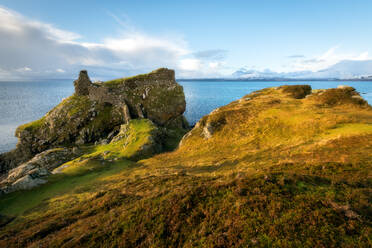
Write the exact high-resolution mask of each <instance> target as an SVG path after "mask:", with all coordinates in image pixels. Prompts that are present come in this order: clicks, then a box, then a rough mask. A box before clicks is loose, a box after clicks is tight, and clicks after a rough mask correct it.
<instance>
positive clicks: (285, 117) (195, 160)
mask: <svg viewBox="0 0 372 248" xmlns="http://www.w3.org/2000/svg"><path fill="white" fill-rule="evenodd" d="M306 91H308V92H306ZM310 93H311V91H310V88H307V87H301V86H282V87H278V88H268V89H264V90H261V91H257V92H254V93H252V94H249V95H247V96H245V97H243V98H242V99H240V100H238V101H235V102H232V103H230V104H228V105H226V106H223V107H221V108H218V109H216V110H214V111H213V112H212V113H210V114H209V115H207V116H204V117H203V118H202V119H201V120H200V121H199V122H198V123H197V124H196V126H195V128H194V129H193V130H192V131H191V132H189V133H188V134H187V135H186V136H185V137H184V138H183V140H182V141H181V145H180V147H179V149H178V150H177V151H175V152H173V153H168V154H162V155H159V156H156V157H154V158H152V159H149V160H147V161H145V162H144V163H145V164H146V165H148V166H154V165H157V164H158V163H159V164H167V165H170V166H171V167H177V166H179V167H184V168H187V167H198V168H200V169H201V170H203V168H202V167H212V168H213V170H218V171H235V172H236V171H240V170H242V171H245V170H251V169H254V170H263V169H265V168H270V167H272V166H274V167H276V166H278V165H284V164H293V163H302V164H304V165H306V164H308V165H310V164H320V163H351V164H355V163H370V162H371V159H370V154H372V110H371V107H370V106H369V105H368V104H367V102H366V101H364V100H363V99H362V98H361V97H360V96H359V94H358V93H356V92H355V91H354V89H353V88H351V87H344V88H339V89H328V90H316V91H313V93H312V94H310ZM296 94H297V95H296Z"/></svg>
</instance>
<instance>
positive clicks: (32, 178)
mask: <svg viewBox="0 0 372 248" xmlns="http://www.w3.org/2000/svg"><path fill="white" fill-rule="evenodd" d="M78 154H79V153H78V152H75V151H72V149H67V148H55V149H50V150H47V151H44V152H42V153H40V154H38V155H36V156H35V157H34V158H33V159H31V160H30V161H28V162H26V163H23V164H21V165H20V166H18V167H16V168H14V169H12V170H10V171H9V172H8V173H7V175H5V176H3V179H2V180H1V181H0V194H3V193H10V192H13V191H16V190H20V189H30V188H33V187H36V186H38V185H40V184H43V183H46V182H47V180H46V177H47V176H48V175H50V174H51V171H52V170H53V169H54V168H56V167H58V166H60V165H61V164H63V163H65V162H67V161H69V160H71V159H73V158H74V157H76V156H78Z"/></svg>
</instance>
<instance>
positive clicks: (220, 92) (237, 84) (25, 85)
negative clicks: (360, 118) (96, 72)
mask: <svg viewBox="0 0 372 248" xmlns="http://www.w3.org/2000/svg"><path fill="white" fill-rule="evenodd" d="M178 83H180V84H181V85H182V86H183V88H184V92H185V96H186V112H185V116H186V118H187V120H188V121H189V123H190V124H195V123H196V122H197V121H198V120H199V119H200V118H201V117H202V116H204V115H206V114H208V113H210V112H211V111H212V110H214V109H215V108H218V107H220V106H223V105H226V104H228V103H230V102H231V101H234V100H237V99H239V98H241V97H243V96H244V95H246V94H249V93H251V92H252V91H256V90H260V89H263V88H266V87H275V86H280V85H293V84H309V85H311V86H312V88H313V89H325V88H334V87H337V86H338V85H349V86H352V87H354V88H356V90H357V91H358V92H360V93H361V95H362V97H363V98H364V99H366V100H367V101H368V102H369V104H371V105H372V82H369V81H347V82H342V81H309V82H303V81H301V82H296V81H289V82H288V81H274V82H270V81H178ZM73 92H74V87H73V83H72V80H51V81H50V80H49V81H33V82H0V153H3V152H6V151H9V150H11V149H13V148H15V145H16V143H17V139H16V138H15V137H14V132H15V130H16V128H17V127H18V126H19V125H22V124H23V123H27V122H30V121H33V120H37V119H39V118H41V117H42V116H43V115H45V114H46V113H47V112H48V111H49V110H51V109H52V108H53V107H54V106H56V105H57V104H58V103H60V102H61V101H62V99H63V98H66V97H68V96H70V95H71V94H73Z"/></svg>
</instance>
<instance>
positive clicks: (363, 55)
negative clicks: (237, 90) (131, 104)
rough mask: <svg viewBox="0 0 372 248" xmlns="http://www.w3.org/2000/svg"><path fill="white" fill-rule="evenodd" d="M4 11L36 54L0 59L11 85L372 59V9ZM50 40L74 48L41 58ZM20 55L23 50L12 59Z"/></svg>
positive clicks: (18, 3)
mask: <svg viewBox="0 0 372 248" xmlns="http://www.w3.org/2000/svg"><path fill="white" fill-rule="evenodd" d="M0 6H1V8H3V9H4V10H6V12H7V13H8V14H4V11H3V12H2V15H3V20H5V22H7V21H9V22H11V23H12V25H14V26H17V25H19V26H20V27H21V29H22V30H23V33H24V34H25V36H22V37H20V38H19V39H21V38H22V39H24V40H27V39H31V41H30V42H27V44H25V43H26V42H19V44H18V42H17V44H16V45H18V46H24V50H23V51H25V52H27V53H30V54H28V56H29V57H30V58H29V59H27V60H25V62H23V64H22V60H21V58H20V61H19V62H17V61H12V62H13V64H12V65H10V64H6V61H4V62H2V61H0V77H3V78H6V77H20V76H22V77H28V76H29V77H42V76H45V77H54V76H55V77H62V76H64V77H68V76H70V75H71V74H72V73H73V71H74V70H77V69H79V68H82V67H86V68H88V69H89V70H93V74H94V73H95V72H94V71H96V77H97V78H105V77H115V76H119V75H121V74H123V75H127V74H135V73H139V72H144V71H146V70H150V69H154V68H152V67H157V66H162V65H164V66H168V67H172V68H174V69H176V70H177V73H178V75H179V76H180V77H213V76H223V75H229V74H231V73H232V72H234V71H235V70H237V69H239V68H241V67H245V68H246V69H247V70H249V69H254V70H258V71H264V70H265V69H266V70H267V69H268V70H271V71H275V72H292V71H318V70H322V69H326V68H328V67H331V66H333V65H334V64H337V63H339V62H341V61H345V60H357V61H367V60H370V59H371V56H372V55H371V54H372V51H371V44H372V32H370V27H371V26H372V15H371V14H370V13H372V1H360V0H355V1H340V0H338V1H336V0H334V1H333V0H328V1H327V0H323V1H316V0H312V1H300V0H297V1H295V0H282V1H279V0H275V1H274V0H272V1H265V0H264V1H247V0H246V1H219V0H214V1H209V0H208V1H193V0H189V1H160V0H159V1H141V0H136V1H107V0H106V1H92V0H91V1H87V0H80V1H69V0H65V1H46V0H1V1H0ZM9 13H10V14H9ZM0 18H1V16H0ZM12 18H13V19H14V20H13V21H10V20H11V19H12ZM35 23H37V25H34V24H35ZM6 25H7V24H6V23H4V21H2V22H0V29H1V28H2V26H3V28H4V30H5V31H4V33H3V35H2V36H1V37H3V39H7V38H9V39H8V40H16V36H14V37H11V36H12V35H15V34H14V33H10V31H9V30H10V29H9V28H6V27H5V26H6ZM13 29H14V28H13ZM27 30H32V32H31V31H27ZM0 31H1V30H0ZM50 32H51V33H52V34H53V40H54V41H55V42H56V44H60V43H61V42H62V43H63V42H67V43H69V44H70V45H71V43H73V45H74V46H73V47H69V48H66V47H65V46H63V47H59V48H56V45H55V44H49V43H48V44H45V45H44V47H46V48H48V51H49V53H48V54H43V52H44V51H42V52H41V53H39V56H38V53H37V52H35V53H33V52H32V50H36V51H38V49H39V50H40V49H41V48H35V49H34V47H33V44H36V45H34V46H37V44H40V42H39V43H35V42H37V40H40V39H43V40H45V39H44V38H45V37H50V35H49V34H50ZM55 33H59V34H61V35H54V34H55ZM26 34H27V35H26ZM30 34H32V35H30ZM37 35H40V36H43V37H41V38H40V39H39V38H35V36H37ZM29 36H30V37H29ZM63 37H68V38H67V39H64V38H63ZM0 39H1V38H0ZM67 43H66V44H67ZM133 43H134V45H133ZM138 44H141V45H138ZM8 46H9V44H7V41H6V40H4V41H3V42H0V51H1V49H3V50H4V51H6V52H7V55H8V56H12V53H11V51H12V50H11V49H12V48H9V47H8ZM132 46H133V49H132V50H130V49H129V48H130V47H132ZM14 47H15V45H14V46H13V49H14ZM79 47H80V48H79ZM124 47H125V48H124ZM98 48H99V49H98ZM54 49H55V50H56V51H54ZM64 49H68V51H67V52H66V51H65V50H64ZM79 49H80V50H79ZM141 49H142V50H141ZM41 50H42V49H41ZM53 53H55V58H57V59H56V64H55V68H53V66H52V63H53V62H52V61H53ZM61 54H68V56H71V57H68V56H67V55H66V56H64V57H65V58H62V57H63V56H62V55H61ZM150 55H151V56H150ZM17 56H20V55H19V51H18V52H17V51H15V55H14V56H12V57H14V58H16V57H17ZM33 56H34V57H35V56H36V57H39V58H41V59H40V60H44V62H45V65H43V63H41V62H40V61H36V62H35V61H33V60H32V57H33ZM43 56H45V57H43ZM73 56H76V59H74V58H73ZM79 56H80V57H79ZM120 57H122V59H120ZM63 59H65V60H66V61H63ZM93 60H94V61H96V62H94V61H93ZM22 69H23V70H22ZM56 72H57V73H56Z"/></svg>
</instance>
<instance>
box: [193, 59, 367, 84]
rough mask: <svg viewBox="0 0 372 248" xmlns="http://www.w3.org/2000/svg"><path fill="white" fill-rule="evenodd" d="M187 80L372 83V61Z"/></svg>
mask: <svg viewBox="0 0 372 248" xmlns="http://www.w3.org/2000/svg"><path fill="white" fill-rule="evenodd" d="M186 80H223V81H225V80H256V81H257V80H259V81H260V80H262V81H267V80H270V81H272V80H288V81H290V80H366V81H372V60H363V61H361V60H344V61H341V62H339V63H337V64H335V65H333V66H330V67H329V68H327V69H323V70H319V71H316V72H314V71H296V72H275V71H271V70H269V69H266V70H263V71H260V70H254V69H246V68H240V69H239V70H237V71H235V72H234V73H232V74H231V75H230V76H225V77H219V78H198V79H186Z"/></svg>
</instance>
